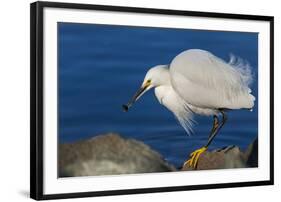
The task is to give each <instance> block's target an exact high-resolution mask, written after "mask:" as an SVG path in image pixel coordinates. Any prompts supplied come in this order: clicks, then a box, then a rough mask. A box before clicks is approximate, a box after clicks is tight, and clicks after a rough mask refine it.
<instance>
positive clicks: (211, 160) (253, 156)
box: [181, 138, 258, 171]
mask: <svg viewBox="0 0 281 202" xmlns="http://www.w3.org/2000/svg"><path fill="white" fill-rule="evenodd" d="M246 167H258V139H257V138H256V139H255V141H254V142H253V143H252V144H250V145H249V146H248V148H247V149H246V151H241V150H240V148H239V147H237V146H228V147H226V148H222V149H219V150H214V151H206V152H204V153H202V155H201V156H200V158H199V160H198V165H197V168H196V170H209V169H227V168H246ZM181 170H185V171H186V170H193V169H192V168H191V167H189V166H188V165H184V166H183V167H182V169H181Z"/></svg>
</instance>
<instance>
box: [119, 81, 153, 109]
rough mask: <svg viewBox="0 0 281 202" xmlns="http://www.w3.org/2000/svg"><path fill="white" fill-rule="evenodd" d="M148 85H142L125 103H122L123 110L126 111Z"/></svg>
mask: <svg viewBox="0 0 281 202" xmlns="http://www.w3.org/2000/svg"><path fill="white" fill-rule="evenodd" d="M148 86H149V85H145V86H142V87H141V88H140V89H139V90H138V91H137V92H136V93H135V95H134V96H133V97H132V99H131V100H130V101H129V102H128V103H127V104H126V105H125V104H124V105H122V107H123V111H124V112H127V111H128V110H129V108H130V107H131V106H132V105H133V104H134V103H135V102H136V101H137V100H138V99H139V98H140V97H141V96H142V94H143V92H144V91H145V90H146V89H147V87H148Z"/></svg>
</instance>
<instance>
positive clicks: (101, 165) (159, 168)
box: [59, 133, 176, 177]
mask: <svg viewBox="0 0 281 202" xmlns="http://www.w3.org/2000/svg"><path fill="white" fill-rule="evenodd" d="M175 170H176V169H175V168H174V167H173V166H172V165H169V164H168V163H167V162H166V161H165V160H163V158H162V156H161V155H160V154H159V153H157V152H156V151H154V150H152V149H151V148H150V147H149V146H147V145H145V144H144V143H142V142H140V141H137V140H133V139H125V138H123V137H121V136H119V135H118V134H113V133H109V134H106V135H100V136H97V137H94V138H92V139H89V140H84V141H80V142H75V143H67V144H61V145H59V176H60V177H72V176H95V175H115V174H130V173H149V172H167V171H175Z"/></svg>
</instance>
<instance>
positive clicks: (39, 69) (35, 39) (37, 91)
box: [30, 2, 274, 200]
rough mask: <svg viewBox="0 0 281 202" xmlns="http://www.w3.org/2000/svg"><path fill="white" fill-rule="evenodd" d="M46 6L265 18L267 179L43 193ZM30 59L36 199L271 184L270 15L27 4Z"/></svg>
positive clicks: (32, 173) (32, 194) (32, 190)
mask: <svg viewBox="0 0 281 202" xmlns="http://www.w3.org/2000/svg"><path fill="white" fill-rule="evenodd" d="M46 7H51V8H62V9H80V10H85V9H86V10H102V11H118V12H119V11H120V12H131V13H148V14H164V15H178V16H198V17H211V18H225V19H239V20H255V21H267V22H269V23H270V89H269V90H270V109H269V110H270V180H266V181H254V182H252V181H251V182H241V183H222V184H208V185H205V184H204V185H193V186H175V187H161V188H160V187H154V188H143V189H130V190H112V191H93V192H79V193H67V194H63V193H62V194H60V193H58V194H51V195H46V194H44V193H43V184H44V183H43V180H44V179H43V145H44V144H43V128H44V124H43V105H44V97H43V72H44V71H43V60H44V58H43V41H44V38H43V23H44V19H43V18H44V15H43V10H44V8H46ZM30 47H31V52H30V62H31V71H30V72H31V80H30V84H31V97H30V100H31V101H30V109H31V111H30V117H31V125H30V197H31V198H33V199H36V200H45V199H62V198H76V197H92V196H105V195H121V194H138V193H153V192H170V191H186V190H199V189H215V188H227V187H245V186H259V185H273V183H274V152H273V151H274V144H273V141H274V125H273V124H274V114H273V113H274V109H273V108H274V87H273V83H274V80H273V79H274V77H273V75H274V69H273V66H274V62H273V61H274V17H272V16H259V15H240V14H228V13H213V12H195V11H183V10H167V9H151V8H135V7H120V6H103V5H88V4H75V3H57V2H35V3H32V4H31V7H30Z"/></svg>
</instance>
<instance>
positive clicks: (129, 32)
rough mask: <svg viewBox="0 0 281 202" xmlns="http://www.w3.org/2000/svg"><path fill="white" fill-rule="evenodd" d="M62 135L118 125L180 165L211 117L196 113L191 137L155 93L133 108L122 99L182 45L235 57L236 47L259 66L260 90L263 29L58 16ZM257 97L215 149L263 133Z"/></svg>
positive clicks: (231, 116) (231, 121)
mask: <svg viewBox="0 0 281 202" xmlns="http://www.w3.org/2000/svg"><path fill="white" fill-rule="evenodd" d="M58 26H59V31H58V37H59V38H58V49H59V61H58V65H59V141H60V143H62V142H74V141H77V140H81V139H87V138H89V137H92V136H95V135H98V134H102V133H107V132H116V133H120V134H122V135H123V136H126V137H131V138H135V139H138V140H142V141H144V142H145V143H146V144H148V145H150V146H151V147H152V148H154V149H155V150H157V151H159V152H160V153H161V154H162V155H163V156H164V158H165V159H166V160H168V161H169V162H171V163H173V164H175V165H176V166H180V165H181V163H182V162H183V161H184V160H185V159H186V157H187V154H188V153H189V152H191V151H192V150H194V149H197V148H198V147H201V146H203V144H205V143H206V141H207V137H208V133H209V130H210V128H211V126H212V117H200V116H196V117H195V120H196V122H197V124H196V125H195V127H194V131H195V133H194V134H193V135H192V136H188V135H187V134H186V133H185V131H184V130H183V128H182V127H181V126H180V125H179V124H178V123H177V121H176V120H175V118H174V117H173V115H172V113H171V112H169V111H168V110H167V109H165V108H164V107H163V106H161V105H160V104H159V103H158V101H157V100H156V98H155V96H154V92H153V91H151V92H148V93H146V94H145V95H144V96H143V97H142V98H141V99H140V100H139V102H137V103H136V104H135V106H134V107H133V108H132V109H131V111H129V112H128V113H124V112H123V111H122V108H121V105H122V104H123V103H125V102H127V101H128V99H129V98H130V97H131V96H132V95H133V94H134V93H135V91H136V90H137V89H138V87H139V86H140V84H141V82H142V80H143V78H144V75H145V73H146V71H147V70H148V69H149V68H150V67H152V66H155V65H157V64H169V63H170V62H171V60H172V59H173V58H174V57H175V56H176V55H177V54H179V53H180V52H182V51H184V50H187V49H191V48H199V49H204V50H208V51H210V52H212V53H213V54H215V55H217V56H219V57H221V58H222V59H224V60H226V61H228V60H229V54H230V53H232V54H235V55H237V56H239V57H241V58H243V59H246V60H247V61H248V62H249V63H250V64H251V66H252V70H253V73H254V82H253V84H252V90H253V94H254V95H255V96H256V97H257V93H258V92H257V77H258V76H257V68H258V60H257V57H258V52H257V49H258V34H257V33H241V32H219V31H202V30H188V29H164V28H144V27H127V26H110V25H93V24H72V23H59V24H58ZM257 106H258V101H256V103H255V108H254V110H253V112H249V111H246V110H245V111H244V110H238V111H230V112H229V113H228V122H227V123H226V125H225V127H224V128H223V129H222V130H221V132H220V133H219V134H218V136H217V137H216V138H215V141H214V142H213V143H212V144H211V146H210V149H214V148H219V147H223V146H226V145H232V144H234V145H238V146H240V147H241V148H242V149H244V148H246V146H247V145H248V144H249V143H250V142H251V141H253V139H254V138H255V137H256V136H257V132H258V131H257V130H258V129H257V128H258V127H257V126H258V107H257Z"/></svg>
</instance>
